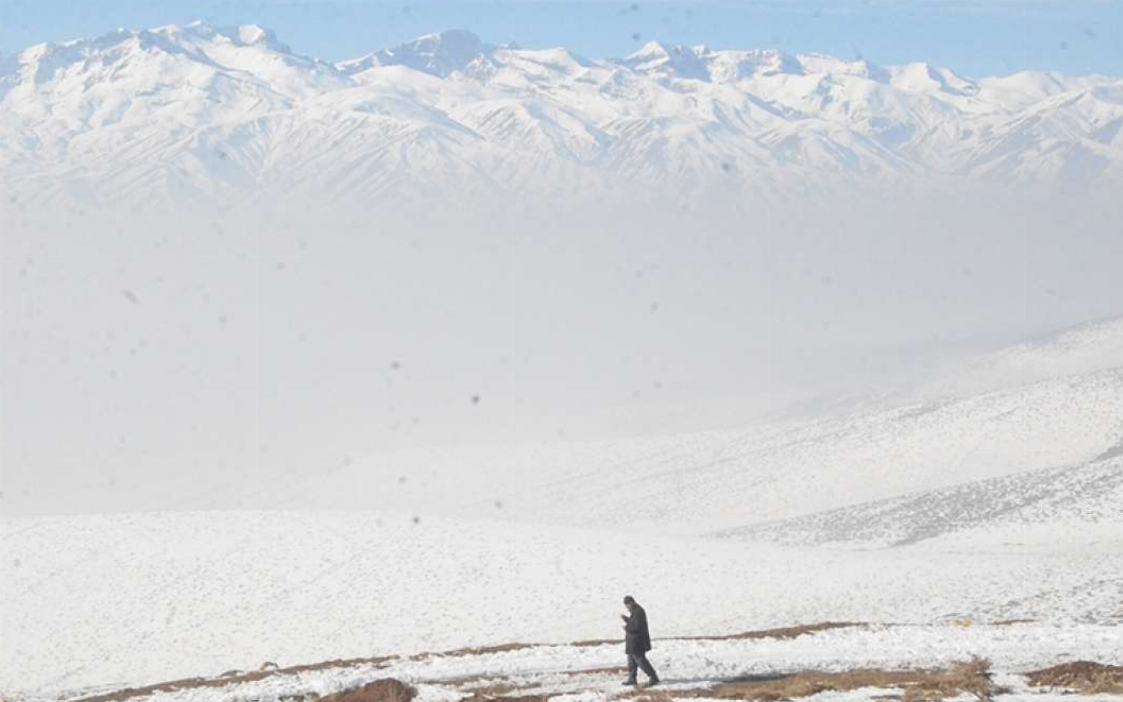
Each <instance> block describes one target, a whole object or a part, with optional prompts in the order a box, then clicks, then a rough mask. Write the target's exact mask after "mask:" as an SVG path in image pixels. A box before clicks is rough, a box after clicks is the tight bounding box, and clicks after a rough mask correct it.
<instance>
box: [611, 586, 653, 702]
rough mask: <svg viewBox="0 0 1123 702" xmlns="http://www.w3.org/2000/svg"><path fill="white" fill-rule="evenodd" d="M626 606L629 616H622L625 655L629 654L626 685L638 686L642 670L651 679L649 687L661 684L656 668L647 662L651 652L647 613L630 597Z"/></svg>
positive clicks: (625, 600) (625, 603) (627, 598)
mask: <svg viewBox="0 0 1123 702" xmlns="http://www.w3.org/2000/svg"><path fill="white" fill-rule="evenodd" d="M624 606H625V607H627V608H628V612H629V613H628V614H621V615H620V618H621V619H623V620H624V653H627V654H628V679H627V680H625V681H624V683H623V684H625V685H635V684H636V669H637V668H642V669H643V672H644V673H645V674H646V675H647V677H648V678H649V680H648V683H647V686H648V687H651V686H652V685H658V684H659V676H658V675H656V674H655V668H654V667H652V665H651V663H650V662H649V661H648V660H647V652H648V651H650V650H651V634H650V633H649V632H648V630H647V612H645V611H644V609H643V607H640V606H639V603H638V602H636V601H635V599H633V598H632V596H631V595H628V596H627V597H625V598H624Z"/></svg>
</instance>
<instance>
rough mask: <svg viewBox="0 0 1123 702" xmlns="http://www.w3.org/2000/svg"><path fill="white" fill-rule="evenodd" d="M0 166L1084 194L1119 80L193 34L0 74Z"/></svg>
mask: <svg viewBox="0 0 1123 702" xmlns="http://www.w3.org/2000/svg"><path fill="white" fill-rule="evenodd" d="M0 172H2V173H3V181H2V182H3V188H4V191H5V193H6V199H8V200H9V201H10V202H13V203H17V205H18V206H24V205H26V204H34V203H41V202H54V201H60V200H70V201H78V202H85V203H97V202H103V203H121V202H148V203H151V202H154V201H156V202H160V201H164V200H167V199H179V198H187V199H189V200H190V199H192V198H199V197H218V198H220V199H234V198H242V199H245V198H267V197H270V196H277V195H281V194H283V195H286V196H291V195H293V194H315V195H317V196H319V197H323V196H327V197H329V198H345V197H361V198H368V197H371V196H382V195H395V196H401V195H421V196H426V195H432V194H434V193H436V194H441V195H442V196H447V195H448V194H450V193H451V194H456V195H460V196H464V197H471V196H473V195H477V194H481V193H519V194H528V193H536V192H545V193H552V194H555V195H558V194H565V195H566V196H575V197H584V196H594V195H598V194H603V193H606V192H607V193H612V192H615V191H620V192H627V191H628V189H629V188H637V187H638V188H642V189H645V190H647V191H651V190H652V189H657V188H659V187H667V188H670V189H673V190H674V191H675V192H676V193H680V194H683V195H684V196H689V195H690V194H692V193H693V194H699V193H702V194H704V193H712V192H718V193H727V192H728V193H742V194H745V193H753V194H764V195H767V194H769V193H787V194H791V193H793V192H802V193H812V192H822V191H823V190H828V191H829V190H832V189H834V188H836V187H844V188H847V189H853V188H855V187H859V188H867V189H870V188H877V189H879V191H880V190H883V189H884V188H885V187H886V186H887V185H890V184H892V185H899V186H906V187H907V186H909V185H910V184H913V183H924V182H939V183H944V182H953V183H954V182H959V181H961V180H963V179H973V180H976V179H977V180H982V181H986V182H989V183H996V184H999V185H1012V184H1016V185H1019V186H1020V185H1024V184H1045V185H1048V186H1049V187H1055V186H1058V185H1059V186H1062V187H1065V188H1079V189H1082V190H1085V189H1091V190H1096V189H1099V190H1101V191H1103V190H1110V189H1111V188H1115V187H1117V186H1118V183H1119V182H1120V181H1121V180H1123V78H1111V77H1100V76H1086V77H1070V76H1063V75H1059V74H1056V73H1048V72H1023V73H1018V74H1015V75H1011V76H1007V77H998V78H986V79H981V80H973V79H969V78H966V77H963V76H959V75H957V74H955V73H954V72H953V71H950V70H948V69H945V68H939V67H935V66H930V65H927V64H923V63H917V64H908V65H901V66H886V67H882V66H877V65H874V64H872V63H870V62H868V61H864V60H855V61H849V60H844V59H839V58H835V57H831V56H824V55H817V54H798V55H789V54H786V53H783V52H780V51H775V50H750V51H740V50H713V49H710V48H707V47H704V46H696V47H681V46H667V45H664V44H660V43H656V42H652V43H649V44H647V45H645V46H643V47H642V48H641V49H639V50H638V51H636V52H635V53H633V54H631V55H630V56H627V57H625V58H623V59H604V60H591V59H587V58H584V57H581V56H578V55H576V54H574V53H572V52H570V51H568V50H566V49H564V48H556V49H543V50H526V49H520V48H517V47H515V46H513V45H512V46H492V45H488V44H485V43H483V42H481V41H480V39H479V38H477V37H476V36H474V35H472V34H471V33H469V32H466V31H459V30H458V31H447V32H442V33H439V34H433V35H428V36H424V37H421V38H419V39H417V40H415V41H412V42H409V43H406V44H403V45H401V46H397V47H394V48H390V49H382V50H379V51H375V52H373V53H370V54H368V55H366V56H363V57H360V58H357V59H353V60H349V61H343V62H340V63H337V64H331V63H327V62H324V61H320V60H317V59H314V58H309V57H306V56H302V55H300V54H297V53H294V52H293V51H292V50H291V49H290V48H289V47H288V46H286V45H285V44H283V43H281V42H280V41H279V40H278V39H277V38H276V36H274V34H273V33H272V32H270V31H268V30H266V29H263V28H261V27H258V26H255V25H243V26H240V27H234V28H219V27H213V26H209V25H207V24H204V23H201V22H196V23H192V24H189V25H186V26H165V27H158V28H155V29H151V30H144V31H127V30H119V31H117V32H113V33H110V34H107V35H105V36H101V37H97V38H94V39H80V40H75V41H69V42H65V43H61V44H41V45H37V46H33V47H30V48H28V49H26V50H24V51H22V52H20V53H18V54H16V55H14V56H6V57H0Z"/></svg>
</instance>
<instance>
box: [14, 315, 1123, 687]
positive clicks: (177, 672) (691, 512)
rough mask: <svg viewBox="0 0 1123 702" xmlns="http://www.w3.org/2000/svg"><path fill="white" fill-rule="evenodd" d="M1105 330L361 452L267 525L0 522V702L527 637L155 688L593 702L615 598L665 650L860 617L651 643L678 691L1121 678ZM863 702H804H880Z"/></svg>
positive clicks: (225, 515) (276, 493)
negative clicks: (565, 429)
mask: <svg viewBox="0 0 1123 702" xmlns="http://www.w3.org/2000/svg"><path fill="white" fill-rule="evenodd" d="M1120 334H1123V320H1108V321H1105V322H1102V323H1099V324H1097V325H1088V326H1085V327H1081V328H1078V329H1074V330H1070V331H1067V332H1063V333H1061V334H1058V335H1055V336H1053V337H1050V338H1049V339H1045V340H1038V341H1037V342H1035V343H1034V344H1032V345H1020V346H1018V347H1014V348H1012V349H1007V350H1005V351H999V352H996V353H994V354H991V355H988V356H987V357H986V359H983V360H980V361H975V362H972V363H969V364H968V365H967V366H966V368H967V369H968V370H965V371H963V379H962V380H961V382H957V383H953V384H952V385H951V386H947V385H944V386H942V387H944V388H945V389H944V390H941V391H939V392H933V391H932V387H934V386H935V383H936V381H933V383H928V384H924V386H923V388H922V392H921V393H920V394H921V395H922V396H923V397H922V399H920V400H916V399H905V400H901V399H900V398H897V399H890V400H888V401H884V402H881V401H879V402H878V403H873V404H867V405H863V406H861V407H859V408H856V409H853V410H851V411H848V412H840V413H836V414H834V415H832V416H827V417H822V418H820V419H815V420H806V421H790V422H784V423H775V424H769V425H763V426H758V427H748V428H745V429H743V430H723V431H712V432H701V433H695V434H688V435H683V436H672V437H654V438H650V437H636V438H632V439H626V440H624V439H621V440H616V441H601V442H584V443H575V444H573V445H571V446H569V447H568V448H559V447H558V445H554V446H529V447H521V448H518V447H516V448H503V447H490V448H488V447H481V448H477V449H475V450H463V451H460V452H459V453H458V452H455V451H453V450H451V449H448V450H445V451H443V452H436V451H434V452H410V453H395V454H387V455H383V456H374V457H370V458H369V459H367V460H356V461H355V464H354V465H353V466H351V467H348V468H346V469H342V470H340V471H337V472H335V473H333V474H332V475H330V476H326V477H325V478H324V479H322V480H318V481H317V480H313V479H311V478H310V479H308V480H306V481H303V482H300V483H298V484H296V485H284V484H281V485H275V486H258V490H259V491H262V493H263V494H259V495H258V497H259V498H260V499H261V500H264V501H265V502H264V504H269V503H275V504H276V506H277V508H276V509H270V510H260V509H259V510H249V509H247V510H243V511H227V512H206V511H197V512H175V513H151V514H116V515H113V514H109V515H91V516H82V517H76V516H61V517H36V518H5V519H4V520H2V522H0V525H2V535H0V548H2V553H0V576H2V579H0V603H2V605H0V616H2V630H3V639H2V643H0V646H2V648H0V654H2V660H3V662H4V665H3V666H2V667H0V691H3V694H4V696H5V698H13V699H47V698H50V699H55V698H59V697H66V698H71V697H76V696H79V695H81V694H83V693H92V692H95V691H109V690H115V689H118V688H121V687H124V686H132V685H145V684H152V683H157V682H160V681H166V680H172V679H178V678H183V677H189V676H216V675H219V674H220V673H223V672H225V671H229V670H232V669H237V670H257V669H258V668H259V667H260V666H261V665H262V664H263V663H265V662H267V661H268V662H274V663H277V664H279V665H281V666H292V665H302V664H313V663H317V662H319V661H326V660H334V659H339V658H370V657H376V656H387V655H396V656H407V655H409V654H414V653H420V652H433V651H441V650H448V649H457V648H462V647H470V646H479V645H485V644H502V643H509V642H527V643H541V644H552V645H551V646H542V647H536V648H530V649H523V650H518V651H507V652H504V653H495V654H481V655H472V654H463V655H458V656H443V657H437V658H433V657H428V658H425V659H424V660H420V661H419V660H412V661H410V660H396V661H393V662H390V663H385V662H384V663H383V667H374V665H373V664H367V665H366V666H365V667H364V666H363V665H359V666H351V667H347V666H343V667H340V666H336V667H333V668H331V669H330V670H328V669H325V670H321V671H318V672H307V671H306V672H303V673H299V674H297V673H293V674H291V675H290V674H284V675H280V674H278V675H277V676H271V677H269V678H268V679H265V680H259V681H256V682H246V683H231V684H230V685H225V686H218V687H206V688H197V689H190V690H188V689H183V690H180V691H178V692H167V691H164V692H159V693H155V692H154V693H152V696H153V697H154V698H159V699H161V700H162V699H167V698H173V699H181V698H182V699H193V700H195V699H197V700H219V699H223V700H225V699H231V700H234V699H237V700H246V699H254V700H273V699H279V698H280V697H281V696H283V695H293V694H304V693H306V692H316V693H323V692H330V691H335V690H339V689H343V688H346V687H349V686H354V685H357V684H360V683H362V682H364V681H371V680H374V679H377V678H380V677H387V676H392V677H400V678H402V679H404V680H408V681H411V682H414V683H417V684H419V685H420V690H421V693H422V699H423V700H426V699H428V700H434V702H435V701H437V700H449V701H451V700H454V699H458V698H459V697H460V696H463V695H464V694H466V693H465V692H464V691H463V690H460V691H459V692H458V691H457V689H452V688H450V687H448V685H447V684H445V683H441V682H440V681H441V680H445V681H446V682H447V679H450V678H464V677H471V676H484V677H485V678H486V677H487V676H500V675H502V676H522V678H524V679H525V680H524V682H526V683H527V684H528V685H530V686H531V687H533V686H538V687H539V688H541V689H543V690H548V691H552V693H558V694H560V693H567V694H568V693H574V694H576V695H577V696H576V697H575V698H574V699H590V700H592V699H604V698H606V697H607V696H608V691H609V690H613V689H615V687H618V683H619V680H618V673H617V672H615V671H612V672H610V673H596V674H587V675H584V674H583V675H584V677H582V676H581V675H578V676H576V677H574V676H572V675H562V674H561V671H576V670H585V669H596V668H604V667H610V666H617V665H619V662H620V659H621V653H620V647H619V646H618V645H608V644H606V645H603V646H589V647H572V646H565V645H563V644H566V643H567V642H574V641H584V640H589V639H611V638H614V637H615V636H616V635H617V634H618V633H619V631H618V625H619V623H618V621H617V618H616V617H617V614H618V612H619V609H620V605H619V602H620V599H621V597H622V596H623V595H624V594H628V593H630V594H633V595H635V596H636V597H637V599H639V600H640V601H641V602H642V603H644V604H645V605H646V606H647V608H648V611H649V615H650V618H651V623H652V627H653V634H654V636H656V637H657V638H659V637H681V636H706V637H719V636H727V635H730V634H736V633H738V632H744V631H749V630H759V629H764V628H773V627H786V626H793V625H799V624H811V623H816V622H824V621H836V622H860V623H866V624H870V625H871V626H863V627H853V628H845V629H837V630H831V631H826V632H820V633H815V634H813V635H808V636H803V637H800V638H797V639H792V640H777V639H751V640H736V641H663V642H659V643H658V645H657V649H656V655H657V659H656V660H657V662H658V663H659V664H660V665H662V666H663V667H664V670H665V676H666V677H667V678H668V680H671V681H674V680H678V681H680V682H683V681H685V682H683V684H689V685H697V684H699V682H700V681H707V680H708V681H717V680H720V679H723V678H728V677H732V676H736V675H741V674H746V673H752V672H758V673H775V672H778V671H779V672H783V671H791V670H798V669H801V668H816V669H833V670H840V669H852V668H857V667H862V666H874V665H877V666H891V667H892V666H898V667H899V666H914V667H915V666H926V665H937V664H944V663H949V662H952V661H956V660H965V659H967V658H970V657H971V656H972V655H978V656H983V657H988V658H990V659H991V660H992V662H993V664H994V666H995V670H996V671H997V672H998V674H999V676H1000V678H1002V679H1005V680H1009V681H1011V682H1010V684H1011V686H1012V690H1013V692H1011V693H1010V694H1009V695H1008V697H1009V698H1010V699H1034V700H1044V699H1050V698H1049V697H1048V695H1047V694H1046V695H1043V694H1042V693H1041V692H1038V691H1036V690H1030V689H1029V688H1026V687H1025V685H1024V683H1023V682H1019V681H1021V678H1019V677H1017V674H1018V673H1023V672H1026V671H1027V670H1031V669H1034V668H1040V667H1045V666H1048V665H1053V664H1056V663H1060V662H1065V661H1072V660H1078V659H1085V660H1094V661H1100V662H1104V663H1116V664H1118V663H1123V488H1121V485H1123V453H1121V449H1120V446H1121V445H1123V444H1121V441H1123V377H1121V375H1120V374H1121V373H1123V359H1120V358H1119V357H1118V356H1113V355H1112V353H1113V352H1112V351H1111V349H1117V348H1118V341H1119V338H1120ZM1042 349H1045V350H1046V351H1044V352H1043V351H1041V350H1042ZM1058 354H1059V355H1064V354H1069V358H1068V359H1067V360H1063V359H1062V360H1061V361H1056V357H1057V356H1058ZM1031 358H1052V359H1054V360H1053V361H1050V362H1049V363H1044V362H1034V363H1032V364H1030V363H1028V361H1027V360H1026V359H1031ZM1054 361H1055V362H1054ZM980 364H989V367H990V368H991V369H992V372H989V373H986V374H983V375H982V376H980V377H981V380H980V381H979V384H978V385H975V384H974V381H971V382H969V381H968V380H967V378H968V377H969V369H972V368H978V367H979V366H980ZM1027 365H1032V367H1033V369H1034V370H1033V372H1032V373H1031V374H1030V375H1029V376H1028V377H1026V376H1025V375H1023V374H1021V373H1020V372H1007V371H1008V370H1009V368H1008V366H1009V367H1015V368H1024V367H1027ZM949 374H950V375H949V376H948V377H953V376H954V371H949ZM995 378H1004V379H1005V380H1004V381H1003V383H1002V384H1000V385H998V386H996V385H995V383H994V382H993V381H994V379H995ZM949 387H950V389H948V388H949ZM908 394H909V393H905V395H908ZM902 403H903V404H902ZM406 476H408V480H406V481H404V482H403V481H402V480H401V478H403V477H406ZM229 488H230V489H231V490H235V489H238V486H237V485H231V486H229ZM250 497H251V495H250V494H249V493H246V496H245V499H246V500H247V502H246V504H250ZM257 504H263V502H260V501H259V502H258V503H257ZM297 504H303V505H305V506H307V507H310V508H311V509H304V510H295V509H293V508H292V507H293V505H297ZM330 507H337V508H339V507H342V508H341V509H334V510H332V509H328V508H330ZM282 508H284V509H282ZM317 508H318V509H317ZM1011 620H1018V621H1015V622H1014V623H1010V621H1011ZM1020 620H1025V621H1020ZM965 624H970V626H964V625H965ZM1003 676H1005V677H1003ZM676 684H677V683H676ZM614 686H615V687H614ZM672 687H673V686H672ZM881 692H884V691H881ZM578 693H579V694H578ZM824 694H826V693H824ZM848 694H849V693H848ZM855 694H857V693H855ZM862 694H864V695H865V696H862V695H857V696H854V695H851V696H850V697H846V696H841V697H839V696H836V697H831V696H829V695H828V696H827V697H824V698H823V699H832V700H833V699H870V697H871V696H873V695H875V694H880V693H877V692H868V694H866V693H862Z"/></svg>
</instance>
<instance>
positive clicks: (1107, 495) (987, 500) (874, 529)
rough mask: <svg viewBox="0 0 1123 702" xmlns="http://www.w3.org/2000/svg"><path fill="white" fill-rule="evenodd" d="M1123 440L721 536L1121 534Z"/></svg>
mask: <svg viewBox="0 0 1123 702" xmlns="http://www.w3.org/2000/svg"><path fill="white" fill-rule="evenodd" d="M1121 456H1123V440H1121V441H1120V443H1119V444H1117V445H1116V446H1113V447H1111V448H1110V449H1109V450H1108V451H1106V452H1104V454H1103V457H1101V458H1099V459H1097V460H1093V461H1091V462H1089V463H1087V464H1085V465H1080V466H1065V467H1063V468H1049V469H1045V470H1038V471H1032V472H1029V473H1018V474H1015V475H1008V476H1002V477H998V478H990V479H988V480H979V481H973V482H969V483H964V484H962V485H955V486H953V487H950V488H941V489H939V490H931V491H928V492H923V493H919V494H914V495H908V496H905V497H897V498H892V499H887V500H879V501H876V502H871V503H868V504H862V505H857V506H855V507H846V508H842V509H837V510H830V511H827V512H819V513H816V514H812V515H809V516H806V517H797V518H795V519H786V520H781V521H776V522H766V523H764V524H754V525H752V526H748V527H742V528H739V529H730V530H727V531H724V532H719V534H718V535H719V536H723V537H733V538H742V539H754V540H764V541H777V542H781V543H791V544H805V545H806V544H811V545H817V546H821V545H831V546H843V545H856V546H860V547H863V548H869V547H873V546H881V545H892V546H902V545H907V544H910V543H916V542H920V541H925V542H927V541H930V540H932V541H933V542H932V543H929V544H927V545H928V546H930V547H932V546H939V547H948V546H950V545H952V544H959V547H960V548H972V547H973V548H976V549H977V548H979V547H980V546H982V547H984V548H986V547H992V546H994V545H996V543H1001V544H1002V545H1005V546H1034V547H1040V546H1048V547H1053V548H1056V547H1058V546H1060V547H1063V546H1064V545H1065V544H1066V543H1067V542H1069V541H1072V540H1078V541H1096V540H1097V539H1099V540H1103V541H1106V542H1108V543H1112V542H1114V543H1115V544H1119V543H1120V541H1121V539H1123V458H1121Z"/></svg>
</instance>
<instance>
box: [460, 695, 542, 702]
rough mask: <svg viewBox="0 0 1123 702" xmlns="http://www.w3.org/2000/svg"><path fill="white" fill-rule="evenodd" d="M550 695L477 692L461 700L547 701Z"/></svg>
mask: <svg viewBox="0 0 1123 702" xmlns="http://www.w3.org/2000/svg"><path fill="white" fill-rule="evenodd" d="M548 699H550V696H549V695H519V696H512V697H502V696H500V697H489V696H487V695H484V694H475V695H472V696H471V697H464V698H462V700H461V702H546V700H548Z"/></svg>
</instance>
